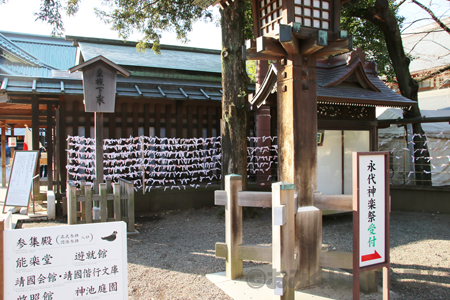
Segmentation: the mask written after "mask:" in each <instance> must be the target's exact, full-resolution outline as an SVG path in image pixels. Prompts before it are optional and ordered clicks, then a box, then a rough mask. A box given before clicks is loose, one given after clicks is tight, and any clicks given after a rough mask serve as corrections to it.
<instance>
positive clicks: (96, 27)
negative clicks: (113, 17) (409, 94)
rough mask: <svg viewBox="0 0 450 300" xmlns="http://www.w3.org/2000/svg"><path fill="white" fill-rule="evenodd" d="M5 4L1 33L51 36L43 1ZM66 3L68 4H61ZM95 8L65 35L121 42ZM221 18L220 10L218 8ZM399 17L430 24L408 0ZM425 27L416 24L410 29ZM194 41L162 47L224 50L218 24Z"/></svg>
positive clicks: (442, 12) (449, 12) (201, 27)
mask: <svg viewBox="0 0 450 300" xmlns="http://www.w3.org/2000/svg"><path fill="white" fill-rule="evenodd" d="M6 1H7V3H6V4H0V30H4V31H13V32H23V33H31V34H41V35H50V34H51V31H52V30H51V27H50V26H49V25H47V24H44V23H42V22H41V21H35V19H36V17H35V16H34V12H36V11H38V10H39V5H40V2H41V1H40V0H6ZM62 1H63V2H65V0H62ZM420 1H421V3H422V4H424V5H431V6H430V7H431V8H432V9H433V10H434V11H435V13H436V14H437V15H438V16H439V17H442V16H446V17H450V1H449V0H420ZM94 7H99V8H101V1H100V0H89V1H87V0H84V1H81V5H80V11H79V12H78V13H77V15H76V16H75V17H66V16H64V17H63V20H64V26H65V29H66V31H65V35H74V36H86V37H98V38H107V39H118V38H119V37H118V35H117V32H115V31H112V30H110V29H109V26H108V25H107V24H104V23H103V22H102V21H100V19H99V18H97V17H96V16H95V14H94V9H93V8H94ZM215 11H216V15H218V7H217V6H216V7H215ZM400 14H401V15H403V16H405V17H406V23H409V22H411V21H413V20H416V19H419V18H420V19H421V18H426V19H427V20H426V21H424V22H429V16H428V15H427V14H426V13H425V12H424V11H423V10H422V9H421V8H419V7H418V6H417V5H415V4H413V3H410V1H409V0H407V2H406V3H405V4H403V5H402V6H401V8H400ZM419 25H424V23H415V24H414V25H413V26H412V27H411V28H413V27H417V26H419ZM139 38H140V36H139V34H136V33H135V34H134V35H132V36H131V37H130V38H128V40H132V41H136V40H138V39H139ZM188 38H189V39H190V40H191V41H190V42H189V43H188V44H182V43H181V42H180V41H178V40H176V36H175V34H174V33H170V32H169V33H164V34H163V37H162V40H161V44H169V45H187V46H191V47H199V48H211V49H221V30H220V28H219V27H216V25H215V23H205V22H202V21H200V22H197V23H196V24H195V25H194V28H193V31H192V32H191V33H190V34H189V35H188Z"/></svg>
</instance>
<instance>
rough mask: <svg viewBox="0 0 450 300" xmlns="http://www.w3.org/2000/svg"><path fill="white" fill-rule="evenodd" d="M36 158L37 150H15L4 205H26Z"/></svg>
mask: <svg viewBox="0 0 450 300" xmlns="http://www.w3.org/2000/svg"><path fill="white" fill-rule="evenodd" d="M37 158H38V151H16V152H15V155H14V161H13V165H12V169H11V175H10V177H9V184H8V191H7V193H6V201H5V206H24V207H28V203H29V200H30V194H31V185H32V183H33V176H34V173H35V170H36V163H37ZM3 210H4V209H3Z"/></svg>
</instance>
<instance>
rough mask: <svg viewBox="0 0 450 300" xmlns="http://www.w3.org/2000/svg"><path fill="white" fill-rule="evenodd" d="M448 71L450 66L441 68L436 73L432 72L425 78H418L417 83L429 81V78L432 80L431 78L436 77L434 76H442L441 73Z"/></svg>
mask: <svg viewBox="0 0 450 300" xmlns="http://www.w3.org/2000/svg"><path fill="white" fill-rule="evenodd" d="M448 70H450V65H448V66H445V67H442V68H440V69H439V70H436V71H434V72H431V73H429V74H427V75H425V76H423V77H420V78H416V81H417V82H422V81H425V80H427V79H429V78H431V77H434V76H436V75H439V74H441V73H443V72H445V71H448Z"/></svg>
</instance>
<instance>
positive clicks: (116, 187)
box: [113, 183, 122, 221]
mask: <svg viewBox="0 0 450 300" xmlns="http://www.w3.org/2000/svg"><path fill="white" fill-rule="evenodd" d="M113 193H114V219H115V220H116V221H120V220H122V209H121V205H120V184H119V183H114V185H113Z"/></svg>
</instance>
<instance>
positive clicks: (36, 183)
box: [31, 95, 40, 195]
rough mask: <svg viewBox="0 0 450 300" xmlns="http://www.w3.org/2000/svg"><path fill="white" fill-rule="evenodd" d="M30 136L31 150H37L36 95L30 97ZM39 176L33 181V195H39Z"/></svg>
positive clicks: (37, 103) (37, 107)
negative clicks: (31, 139) (31, 140)
mask: <svg viewBox="0 0 450 300" xmlns="http://www.w3.org/2000/svg"><path fill="white" fill-rule="evenodd" d="M31 130H32V132H31V134H32V137H33V142H32V144H33V150H39V99H38V97H37V96H36V95H33V96H31ZM36 168H37V172H38V174H39V168H40V164H39V159H38V161H37V166H36ZM39 190H40V180H39V176H38V177H37V178H36V179H35V180H34V181H33V195H39Z"/></svg>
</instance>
